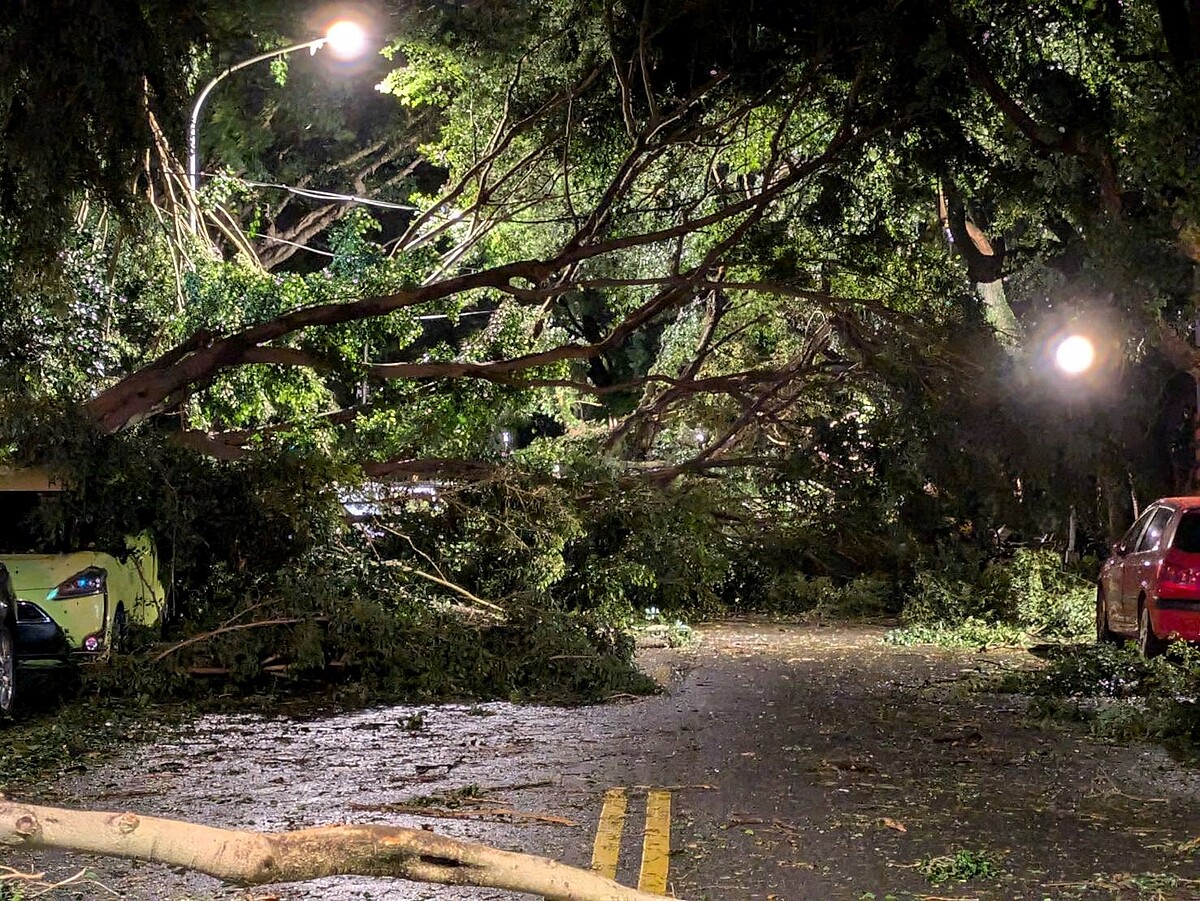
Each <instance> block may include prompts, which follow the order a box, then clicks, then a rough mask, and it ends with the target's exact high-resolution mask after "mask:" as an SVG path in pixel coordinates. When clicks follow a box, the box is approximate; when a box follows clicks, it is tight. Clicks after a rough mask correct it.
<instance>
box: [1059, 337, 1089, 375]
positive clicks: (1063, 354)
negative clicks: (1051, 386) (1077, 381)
mask: <svg viewBox="0 0 1200 901" xmlns="http://www.w3.org/2000/svg"><path fill="white" fill-rule="evenodd" d="M1054 362H1055V364H1056V365H1057V366H1058V368H1059V369H1061V370H1062V371H1063V372H1065V373H1066V374H1067V375H1081V374H1083V373H1085V372H1087V371H1088V370H1089V369H1091V368H1092V364H1093V363H1094V362H1096V346H1095V345H1094V344H1092V341H1091V339H1090V338H1087V337H1085V336H1083V335H1071V336H1069V337H1067V338H1064V339H1063V340H1062V341H1061V342H1060V343H1059V345H1058V347H1057V348H1055V350H1054Z"/></svg>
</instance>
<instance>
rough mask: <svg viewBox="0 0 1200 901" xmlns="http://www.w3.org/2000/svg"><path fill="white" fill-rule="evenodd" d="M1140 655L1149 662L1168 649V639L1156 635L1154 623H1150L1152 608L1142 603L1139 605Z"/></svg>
mask: <svg viewBox="0 0 1200 901" xmlns="http://www.w3.org/2000/svg"><path fill="white" fill-rule="evenodd" d="M1137 644H1138V653H1139V654H1141V655H1142V656H1143V657H1145V658H1146V659H1147V660H1148V659H1150V658H1151V657H1157V656H1158V655H1159V654H1161V653H1162V652H1163V651H1165V650H1166V649H1167V642H1166V639H1163V638H1159V637H1158V636H1157V635H1155V634H1154V623H1152V622H1151V621H1150V608H1149V607H1147V606H1146V602H1145V601H1142V603H1141V604H1140V605H1138V642H1137Z"/></svg>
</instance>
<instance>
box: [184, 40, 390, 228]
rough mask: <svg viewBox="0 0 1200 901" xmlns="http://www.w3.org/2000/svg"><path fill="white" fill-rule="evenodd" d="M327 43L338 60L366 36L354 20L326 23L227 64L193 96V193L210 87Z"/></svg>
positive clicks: (190, 145)
mask: <svg viewBox="0 0 1200 901" xmlns="http://www.w3.org/2000/svg"><path fill="white" fill-rule="evenodd" d="M326 44H328V45H329V49H330V51H331V52H332V53H333V55H334V56H336V57H338V58H339V59H352V58H354V57H355V56H358V55H359V54H360V53H362V52H363V50H364V49H365V48H366V45H367V35H366V32H365V31H364V30H363V27H362V26H361V25H359V24H358V23H357V22H351V21H350V20H348V19H340V20H338V21H337V22H334V23H333V24H332V25H330V26H329V28H328V30H327V31H326V32H325V36H324V37H321V38H317V39H316V40H312V41H305V42H304V43H303V44H293V45H292V46H291V47H283V48H281V49H279V50H271V51H270V52H268V53H260V54H259V55H258V56H253V57H251V58H250V59H244V60H242V61H241V62H240V63H236V64H234V65H232V66H230V67H229V68H228V69H226V70H225V71H223V72H222V73H221V74H220V75H218V76H217V77H216V78H214V79H213V80H212V81H210V82H209V83H208V84H206V85H205V86H204V90H202V91H201V92H200V94H199V95H198V96H197V97H196V102H195V103H194V104H193V105H192V118H191V120H190V122H189V124H188V133H187V151H188V180H189V182H190V183H191V186H192V191H193V193H194V192H196V191H199V190H200V141H199V135H200V111H201V109H203V107H204V101H205V100H207V99H208V95H209V94H210V93H212V89H213V88H215V87H216V86H217V85H218V84H219V83H220V82H221V80H222V79H224V78H225V77H226V76H227V75H232V74H233V73H234V72H236V71H238V70H239V69H244V68H246V67H247V66H252V65H254V64H255V63H261V62H262V61H263V60H267V59H274V58H275V57H277V56H286V55H287V54H289V53H295V52H296V51H297V50H308V51H309V52H310V53H314V54H315V53H316V52H317V51H318V50H320V49H321V48H322V47H324V46H325V45H326ZM195 228H196V212H195V210H193V211H192V229H193V231H194V230H195Z"/></svg>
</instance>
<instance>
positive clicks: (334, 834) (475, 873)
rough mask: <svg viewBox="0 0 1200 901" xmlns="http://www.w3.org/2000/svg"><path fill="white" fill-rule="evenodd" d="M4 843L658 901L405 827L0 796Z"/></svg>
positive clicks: (267, 879) (262, 880)
mask: <svg viewBox="0 0 1200 901" xmlns="http://www.w3.org/2000/svg"><path fill="white" fill-rule="evenodd" d="M0 844H2V845H10V846H17V847H26V848H61V849H65V850H69V851H76V852H80V853H84V854H104V855H107V856H110V857H124V858H128V859H133V860H145V861H151V862H155V863H163V864H167V865H168V866H176V867H185V868H186V869H189V870H194V871H196V872H199V873H206V874H208V875H210V876H215V877H217V878H218V879H222V880H224V881H226V882H232V883H236V884H239V885H267V884H270V883H275V882H307V881H309V880H312V879H321V878H324V877H326V876H339V875H356V876H376V877H393V878H399V879H408V880H413V881H417V882H433V883H439V884H442V885H457V886H463V885H474V886H484V887H487V888H496V889H503V890H506V891H514V892H521V893H523V894H529V895H538V896H541V897H544V898H552V899H557V901H659V899H658V898H657V896H654V895H649V894H646V893H645V892H639V891H637V890H636V889H631V888H626V887H625V886H623V885H619V884H618V883H616V882H613V881H612V880H611V879H607V878H605V877H604V876H600V875H599V874H597V873H593V872H590V871H588V870H580V869H577V868H575V867H570V866H567V865H565V864H561V863H558V862H557V861H553V860H550V859H548V858H545V857H535V856H533V855H531V854H520V853H517V852H513V851H501V850H498V849H495V848H489V847H487V846H486V845H479V844H475V843H473V842H465V841H460V840H459V839H454V838H449V837H448V836H443V835H437V834H435V833H432V832H426V831H425V830H423V829H408V828H404V827H401V826H349V825H347V826H321V827H317V828H314V829H299V830H296V831H293V832H250V831H246V830H236V829H218V828H215V827H213V826H204V825H201V824H199V823H187V822H183V821H180V820H167V819H161V818H159V817H143V816H137V815H135V814H132V813H114V812H105V811H81V810H66V809H63V808H57V807H40V806H35V805H32V804H18V803H14V802H11V801H6V800H4V799H3V797H2V796H0Z"/></svg>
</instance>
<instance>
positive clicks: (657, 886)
mask: <svg viewBox="0 0 1200 901" xmlns="http://www.w3.org/2000/svg"><path fill="white" fill-rule="evenodd" d="M628 809H629V793H628V791H627V790H626V789H624V788H610V789H609V790H608V791H606V792H605V793H604V803H603V805H602V806H601V808H600V825H599V826H598V827H597V828H596V843H595V845H594V846H593V848H592V869H593V870H595V871H596V872H597V873H600V874H601V875H603V876H607V877H608V878H609V879H615V878H616V876H617V863H618V862H619V860H620V857H621V835H622V833H623V832H624V831H625V814H626V812H627V811H628ZM670 865H671V793H670V792H669V791H666V790H664V789H651V790H650V791H649V792H647V794H646V830H645V833H644V836H643V838H642V869H641V873H640V875H639V876H638V891H642V892H646V893H647V894H652V895H665V894H666V893H667V872H668V870H669V869H670Z"/></svg>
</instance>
